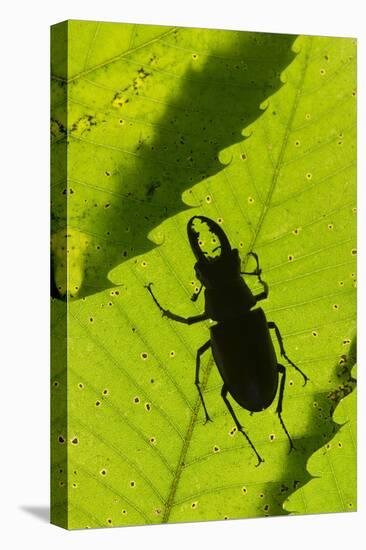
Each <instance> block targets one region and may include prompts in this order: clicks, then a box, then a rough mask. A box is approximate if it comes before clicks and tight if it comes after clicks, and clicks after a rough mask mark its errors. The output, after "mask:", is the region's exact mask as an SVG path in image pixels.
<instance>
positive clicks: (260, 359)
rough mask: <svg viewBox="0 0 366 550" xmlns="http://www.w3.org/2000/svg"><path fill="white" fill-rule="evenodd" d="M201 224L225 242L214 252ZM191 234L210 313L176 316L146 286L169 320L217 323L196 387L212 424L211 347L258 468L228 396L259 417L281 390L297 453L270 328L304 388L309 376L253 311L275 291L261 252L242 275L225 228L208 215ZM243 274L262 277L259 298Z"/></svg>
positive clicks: (193, 223)
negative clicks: (206, 386)
mask: <svg viewBox="0 0 366 550" xmlns="http://www.w3.org/2000/svg"><path fill="white" fill-rule="evenodd" d="M197 224H198V225H199V226H200V227H201V232H202V225H203V226H205V225H206V228H205V229H206V231H207V230H208V232H209V235H210V234H212V235H213V238H212V239H211V240H212V241H214V242H217V240H218V241H219V244H218V245H217V246H215V248H213V249H212V250H210V253H209V251H207V250H203V248H202V241H201V240H200V238H199V237H200V229H199V228H197ZM187 234H188V240H189V243H190V246H191V248H192V251H193V253H194V256H195V258H196V260H197V261H196V264H195V266H194V270H195V273H196V277H197V279H198V280H199V281H200V283H201V287H200V289H199V290H198V292H195V293H194V294H193V296H192V298H191V299H192V301H196V300H197V298H198V296H199V294H200V292H201V290H202V288H203V287H204V289H205V290H204V296H205V307H204V312H203V313H201V314H200V315H194V316H191V317H181V316H180V315H176V314H175V313H172V312H171V311H170V310H168V309H165V308H163V307H162V306H161V305H160V303H159V301H158V300H157V298H156V296H155V294H154V293H153V291H152V288H151V287H152V283H149V284H148V285H146V288H147V290H148V291H149V293H150V294H151V296H152V298H153V300H154V302H155V304H156V305H157V306H158V308H159V309H160V311H161V312H162V314H163V316H165V317H167V318H168V319H171V320H173V321H177V322H179V323H184V324H187V325H192V324H194V323H198V322H200V321H205V320H211V321H213V322H215V324H212V325H211V326H210V339H209V340H208V341H207V342H206V343H205V344H203V345H202V346H201V347H200V348H199V349H198V350H197V355H196V372H195V385H196V387H197V390H198V393H199V397H200V400H201V403H202V406H203V409H204V412H205V422H207V421H211V418H210V416H209V414H208V411H207V408H206V404H205V400H204V398H203V394H202V390H201V386H200V376H199V375H200V360H201V356H202V354H203V353H205V352H206V351H207V350H209V349H210V348H211V350H212V355H213V358H214V360H215V363H216V366H217V368H218V370H219V372H220V375H221V378H222V380H223V386H222V389H221V397H222V399H223V400H224V403H225V405H226V407H227V409H228V411H229V413H230V414H231V416H232V418H233V420H234V422H235V425H236V427H237V430H238V431H239V432H240V433H241V434H242V435H243V436H244V437H245V439H246V440H247V442H248V443H249V445H250V447H251V448H252V449H253V451H254V453H255V455H256V457H257V460H258V462H257V464H256V466H259V465H260V464H261V462H264V460H263V458H262V457H261V456H260V455H259V453H258V451H257V450H256V448H255V446H254V444H253V443H252V441H251V439H250V438H249V436H248V434H247V433H246V431H245V430H244V428H243V426H242V425H241V424H240V422H239V420H238V418H237V416H236V414H235V412H234V409H233V407H232V405H231V403H230V401H229V399H228V394H229V395H230V396H231V397H232V398H233V399H234V401H236V403H237V404H238V405H240V407H242V408H243V409H246V410H247V411H249V412H250V413H251V414H253V413H256V412H260V411H263V410H265V409H267V408H268V407H269V406H270V405H271V404H272V403H273V401H274V399H275V397H276V394H277V390H278V386H279V391H278V394H279V395H278V402H277V408H276V413H277V415H278V418H279V421H280V423H281V426H282V428H283V430H284V432H285V434H286V436H287V438H288V441H289V444H290V451H291V450H292V449H294V448H295V446H294V443H293V441H292V439H291V436H290V434H289V432H288V431H287V428H286V426H285V423H284V421H283V419H282V403H283V396H284V389H285V382H286V368H285V366H284V365H282V364H280V363H278V361H277V357H276V352H275V349H274V345H273V342H272V339H271V335H270V330H274V333H275V335H276V338H277V341H278V344H279V348H280V353H281V356H282V357H283V358H284V359H285V360H286V361H287V363H288V364H289V365H290V366H291V367H293V368H294V369H295V370H297V371H298V372H299V373H300V374H301V375H302V376H303V378H304V385H305V384H306V382H307V381H308V380H309V378H308V377H307V376H306V374H305V373H304V372H303V371H302V370H301V369H299V367H297V366H296V365H295V364H294V363H293V362H292V361H291V360H290V359H289V357H288V356H287V354H286V351H285V348H284V345H283V339H282V336H281V333H280V330H279V328H278V327H277V325H276V324H275V323H274V322H272V321H269V322H268V321H267V319H266V316H265V313H264V311H263V309H262V308H260V307H258V308H255V309H253V308H254V306H256V304H257V303H258V302H259V301H260V300H264V299H266V298H267V297H268V293H269V288H268V285H267V283H266V282H265V281H263V280H262V277H261V274H262V270H261V269H260V267H259V259H258V255H257V254H256V253H255V252H249V253H248V254H247V257H250V256H252V257H253V258H254V260H255V262H256V268H255V269H254V271H252V272H246V271H241V260H240V257H239V252H238V250H237V249H236V248H231V246H230V243H229V240H228V238H227V236H226V234H225V232H224V230H223V229H222V228H221V227H220V225H218V224H217V223H216V222H215V221H213V220H212V219H210V218H207V217H205V216H193V217H192V218H191V219H190V220H189V221H188V224H187ZM217 252H218V253H217ZM216 253H217V254H216ZM242 275H246V276H257V278H258V281H259V283H260V284H261V285H262V287H263V291H262V292H260V293H259V294H256V295H254V294H253V293H252V291H251V290H250V288H249V286H248V285H247V284H246V282H245V280H244V278H243V277H242ZM280 377H281V379H280Z"/></svg>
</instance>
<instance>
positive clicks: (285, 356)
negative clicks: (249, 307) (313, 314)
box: [268, 321, 309, 386]
mask: <svg viewBox="0 0 366 550" xmlns="http://www.w3.org/2000/svg"><path fill="white" fill-rule="evenodd" d="M268 328H272V329H274V331H275V333H276V337H277V340H278V344H279V346H280V350H281V355H282V357H284V358H285V359H286V361H287V362H288V363H289V364H290V365H291V366H292V367H294V369H296V370H297V371H298V372H299V373H300V374H302V376H303V378H304V384H303V385H304V386H305V384H306V382H307V381H308V380H309V378H308V377H307V376H306V374H305V373H304V372H302V370H301V369H299V367H297V366H296V365H295V363H293V362H292V361H291V359H289V358H288V357H287V355H286V352H285V348H284V346H283V340H282V336H281V333H280V329H279V328H278V326H277V325H276V323H274V322H273V321H269V323H268Z"/></svg>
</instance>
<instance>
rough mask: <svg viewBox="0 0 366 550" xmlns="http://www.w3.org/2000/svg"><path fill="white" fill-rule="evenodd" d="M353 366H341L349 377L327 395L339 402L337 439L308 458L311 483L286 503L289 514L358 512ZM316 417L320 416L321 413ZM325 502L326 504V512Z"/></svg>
mask: <svg viewBox="0 0 366 550" xmlns="http://www.w3.org/2000/svg"><path fill="white" fill-rule="evenodd" d="M352 363H353V361H348V362H346V363H345V365H344V366H343V369H344V374H348V376H347V377H346V379H345V383H343V384H341V385H339V386H338V388H337V389H336V390H335V391H334V392H331V393H330V395H329V397H330V398H331V399H333V400H334V402H335V403H337V402H338V401H340V404H339V406H338V407H337V409H336V411H335V413H334V415H333V419H334V421H335V422H336V423H337V424H338V425H337V426H336V427H335V430H334V431H336V435H335V436H334V437H333V438H332V439H331V440H330V441H328V442H327V443H326V444H325V445H324V446H323V447H322V448H321V449H319V450H318V451H316V453H314V454H313V455H312V456H311V457H310V460H309V462H308V471H309V472H310V474H311V475H312V476H313V479H312V480H311V481H310V482H309V483H308V484H307V485H305V486H304V487H302V488H301V489H299V490H298V491H295V493H293V494H292V495H291V496H290V498H289V499H288V501H287V502H286V503H285V509H286V510H289V511H291V512H292V513H296V514H318V513H321V512H324V511H329V510H330V511H332V512H354V511H356V509H357V496H356V493H357V487H356V458H357V457H356V453H357V451H356V441H357V431H356V430H357V428H356V412H357V403H356V391H353V390H354V387H355V383H356V380H355V378H353V376H351V368H352ZM355 368H356V367H355ZM351 392H352V393H351ZM316 405H318V404H317V403H316ZM316 409H318V410H319V407H318V406H316ZM319 414H320V415H322V411H321V410H320V412H319ZM324 500H326V501H327V509H326V510H325V509H324Z"/></svg>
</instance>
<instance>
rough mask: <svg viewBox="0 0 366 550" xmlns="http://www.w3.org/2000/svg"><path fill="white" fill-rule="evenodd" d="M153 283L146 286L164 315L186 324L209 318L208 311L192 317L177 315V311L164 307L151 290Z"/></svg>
mask: <svg viewBox="0 0 366 550" xmlns="http://www.w3.org/2000/svg"><path fill="white" fill-rule="evenodd" d="M151 286H152V283H149V284H148V285H145V288H147V290H148V291H149V292H150V294H151V296H152V299H153V300H154V302H155V303H156V305H157V306H158V308H159V309H160V311H161V312H162V313H163V317H168V319H172V321H177V322H178V323H184V324H185V325H193V324H194V323H199V322H200V321H205V320H206V319H208V317H207V315H206V313H200V315H192V317H181V316H180V315H176V314H175V313H172V312H171V311H169V309H164V308H163V307H162V306H161V305H160V304H159V302H158V300H157V299H156V297H155V295H154V293H153V291H152V290H151Z"/></svg>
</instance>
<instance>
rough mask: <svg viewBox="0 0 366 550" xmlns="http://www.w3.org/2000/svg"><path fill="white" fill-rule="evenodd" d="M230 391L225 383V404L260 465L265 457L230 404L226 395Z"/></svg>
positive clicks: (223, 390) (222, 391)
mask: <svg viewBox="0 0 366 550" xmlns="http://www.w3.org/2000/svg"><path fill="white" fill-rule="evenodd" d="M227 393H228V391H227V388H226V386H225V384H224V385H223V386H222V389H221V397H222V398H223V400H224V402H225V405H226V406H227V408H228V410H229V413H230V414H231V416H232V418H233V420H234V422H235V424H236V427H237V429H238V432H241V433H242V434H243V436H244V437H245V439H246V440H247V441H248V443H249V445H250V446H251V448H252V449H253V451H254V452H255V454H256V456H257V459H258V464H256V466H259V465H260V463H261V462H264V460H263V458H261V457H260V456H259V454H258V452H257V450H256V448H255V447H254V445H253V443H252V442H251V441H250V439H249V436H248V435H247V434H246V433H245V431H244V430H243V426H242V425H241V424H240V422H239V420H238V419H237V417H236V415H235V412H234V409H233V408H232V406H231V404H230V401H229V400H228V398H227V397H226V395H227Z"/></svg>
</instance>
